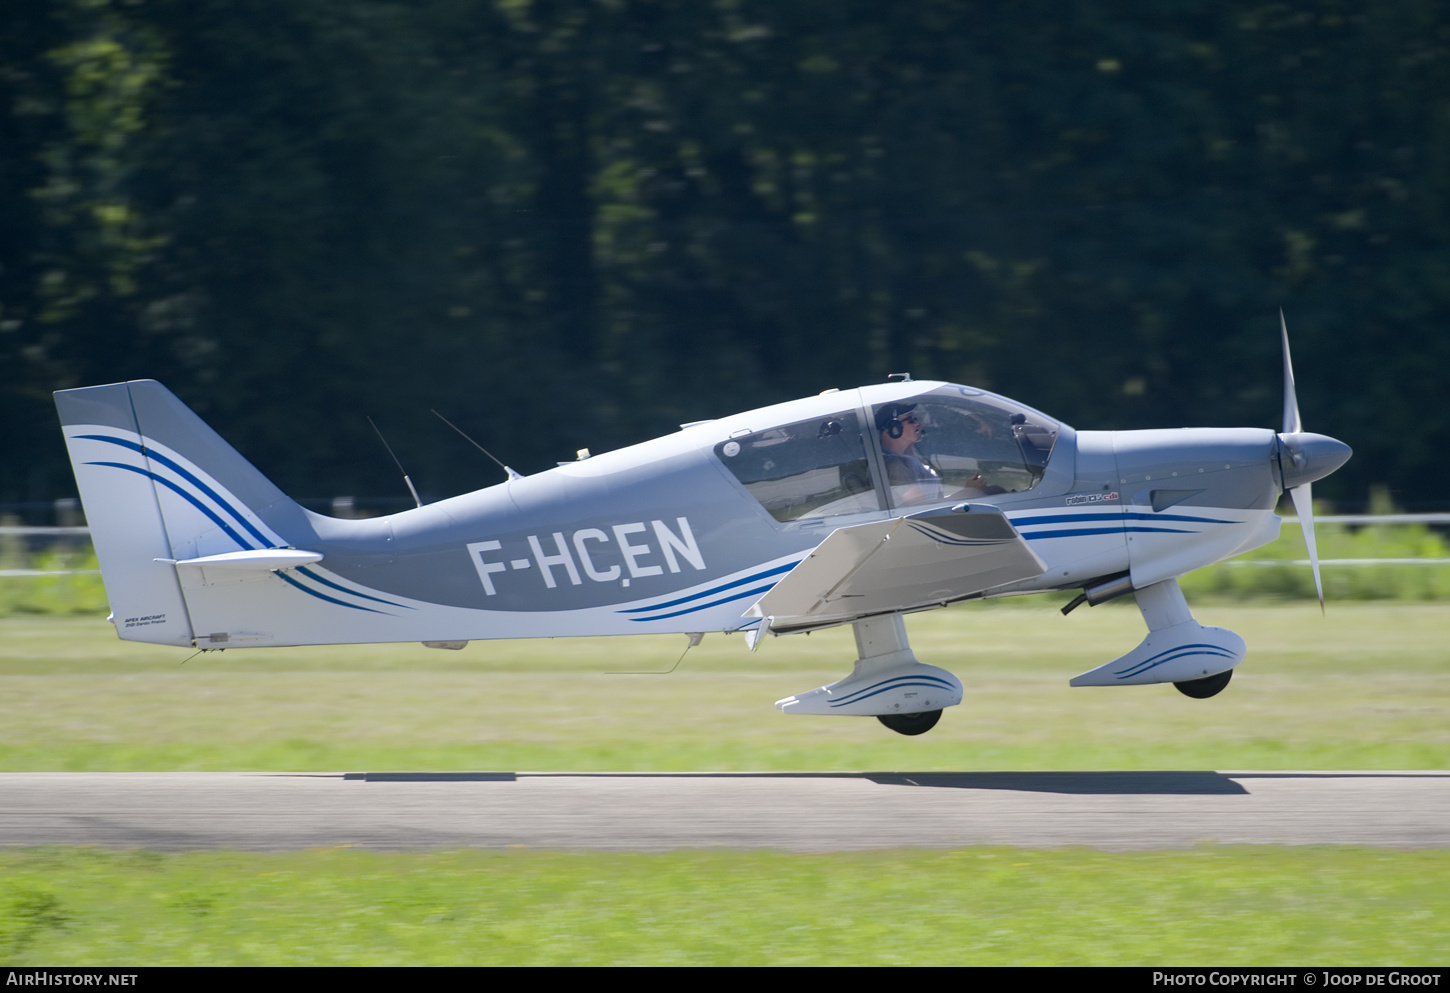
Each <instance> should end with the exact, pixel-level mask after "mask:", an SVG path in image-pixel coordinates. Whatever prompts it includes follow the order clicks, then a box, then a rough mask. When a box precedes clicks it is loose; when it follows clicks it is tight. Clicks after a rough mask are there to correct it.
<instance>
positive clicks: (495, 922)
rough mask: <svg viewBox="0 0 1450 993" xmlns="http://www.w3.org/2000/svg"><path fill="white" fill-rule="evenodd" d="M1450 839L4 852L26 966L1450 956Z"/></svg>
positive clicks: (14, 933)
mask: <svg viewBox="0 0 1450 993" xmlns="http://www.w3.org/2000/svg"><path fill="white" fill-rule="evenodd" d="M1447 869H1450V852H1444V851H1435V852H1394V853H1392V852H1384V851H1376V850H1373V849H1345V848H1301V849H1278V848H1200V849H1197V850H1195V851H1193V852H1191V853H1185V852H1164V853H1151V852H1150V853H1139V854H1133V855H1107V854H1104V853H1101V852H1092V851H1083V850H1075V849H1066V850H1057V851H1021V850H1012V849H971V850H966V851H956V852H878V853H868V854H855V855H784V854H779V853H772V852H676V853H671V854H666V855H592V854H583V853H553V852H534V851H506V852H479V851H465V852H435V853H425V854H406V853H373V852H359V851H349V850H330V851H322V852H299V853H294V854H278V855H251V854H238V853H207V852H198V853H190V854H184V855H160V854H156V853H151V852H121V853H108V852H96V851H86V850H80V851H66V850H57V849H41V850H33V851H26V852H8V853H7V852H0V961H4V962H7V963H8V964H11V965H24V964H41V963H48V964H59V963H64V964H67V965H83V964H105V965H113V966H115V965H142V964H145V965H425V964H427V965H1207V966H1219V967H1222V966H1228V965H1258V964H1262V965H1307V966H1316V967H1325V966H1334V965H1338V966H1344V965H1391V966H1400V967H1404V966H1414V965H1422V966H1423V965H1443V964H1444V962H1445V958H1446V943H1445V937H1444V934H1445V929H1444V921H1445V920H1446V918H1447V916H1450V887H1447V886H1445V885H1444V881H1445V878H1446V874H1447Z"/></svg>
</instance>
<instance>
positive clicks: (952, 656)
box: [0, 598, 1450, 771]
mask: <svg viewBox="0 0 1450 993" xmlns="http://www.w3.org/2000/svg"><path fill="white" fill-rule="evenodd" d="M1197 616H1198V617H1199V619H1200V620H1201V621H1202V622H1203V623H1205V624H1217V625H1221V626H1224V627H1228V628H1231V629H1233V630H1236V631H1238V632H1239V633H1240V634H1242V635H1243V636H1244V638H1245V639H1246V641H1247V642H1248V645H1249V657H1248V660H1247V661H1246V662H1245V663H1244V665H1243V666H1242V667H1241V669H1240V670H1239V671H1238V673H1237V674H1236V675H1235V677H1234V681H1233V683H1232V685H1230V686H1229V688H1228V689H1227V690H1225V691H1224V692H1223V693H1222V694H1220V695H1219V696H1218V697H1215V698H1213V699H1212V700H1190V699H1188V698H1187V697H1184V696H1182V695H1180V694H1179V693H1177V692H1176V691H1175V690H1174V689H1173V688H1172V687H1169V686H1144V687H1123V688H1116V689H1113V688H1093V689H1073V688H1070V687H1069V686H1068V685H1067V681H1068V679H1069V678H1070V677H1071V676H1073V675H1075V674H1076V673H1078V672H1081V671H1083V670H1085V669H1088V668H1091V667H1093V666H1095V665H1097V664H1099V663H1101V662H1104V661H1107V660H1108V659H1110V658H1112V657H1113V656H1115V655H1117V654H1121V653H1122V652H1125V651H1127V650H1128V649H1130V648H1132V647H1133V646H1134V645H1136V644H1137V642H1138V641H1139V640H1140V639H1141V638H1142V636H1143V633H1144V629H1143V625H1142V621H1141V619H1140V617H1139V616H1138V612H1137V610H1136V609H1134V608H1133V606H1132V604H1131V603H1127V604H1108V605H1105V606H1101V607H1096V608H1086V607H1084V608H1080V609H1079V610H1077V611H1076V612H1074V613H1073V614H1072V615H1070V616H1069V617H1066V618H1064V617H1061V616H1059V615H1058V613H1057V611H1056V610H1055V609H1054V604H1053V603H1052V602H1051V601H1048V600H1045V599H1041V598H1039V599H1038V601H1036V602H1035V603H1021V604H1015V605H993V604H973V605H966V606H962V607H956V608H951V609H948V610H942V611H935V612H931V613H927V614H921V615H915V616H913V617H910V618H908V620H907V625H908V630H909V631H910V633H911V636H912V642H913V646H914V647H915V649H916V651H917V654H918V656H919V657H920V658H921V659H922V660H923V661H928V662H932V663H934V664H938V665H942V666H944V667H946V668H948V669H950V670H952V671H953V672H955V673H957V674H958V675H959V676H960V677H961V679H962V681H963V683H964V684H965V686H966V698H965V700H964V702H963V704H962V705H961V706H960V707H955V708H952V709H951V710H948V711H947V713H946V714H945V715H944V716H943V718H942V722H941V723H940V724H939V725H938V726H937V728H936V729H935V730H933V731H932V732H931V733H930V734H927V735H923V736H921V737H920V738H903V737H901V736H899V735H895V734H892V733H890V732H888V731H887V730H886V729H884V728H882V727H881V726H880V725H879V724H877V723H876V722H875V721H874V720H870V719H869V718H825V717H802V716H794V717H787V716H784V715H782V714H780V713H778V712H777V711H776V710H775V709H774V707H773V706H772V704H773V702H774V701H775V700H777V699H780V698H781V697H785V696H788V695H790V694H791V693H795V692H798V691H801V690H806V689H810V688H811V687H814V686H817V685H820V684H822V683H825V682H828V681H830V680H832V679H835V678H838V677H840V676H842V675H844V674H845V673H846V672H847V671H848V669H849V666H850V662H851V659H852V658H853V657H854V654H855V653H854V645H853V643H852V640H851V636H850V633H849V629H847V630H835V631H827V632H822V633H819V634H815V635H810V636H794V637H788V638H779V639H768V640H767V641H766V642H765V644H764V645H762V647H761V648H760V650H759V651H758V652H755V653H750V652H749V651H747V650H746V648H745V645H744V643H743V640H742V639H741V638H738V637H727V636H722V635H711V636H708V637H707V638H706V639H705V642H704V644H702V645H701V646H700V647H698V648H696V649H692V650H691V651H690V652H689V653H688V654H687V655H686V657H685V659H684V661H683V662H682V663H681V665H680V667H679V669H678V670H677V671H675V672H674V673H673V674H670V675H611V674H609V670H615V669H647V670H664V669H668V668H669V666H670V665H671V664H673V663H674V662H675V660H676V659H677V658H679V653H680V651H681V650H682V649H683V648H684V640H685V639H684V638H683V637H680V636H654V637H635V638H613V639H607V638H595V639H557V640H535V641H514V642H476V643H474V644H472V645H470V646H469V647H468V648H466V649H465V650H463V651H461V652H443V651H434V650H430V649H425V648H423V647H421V646H418V645H369V646H344V647H326V648H306V649H258V650H250V651H237V650H233V651H228V652H220V653H218V652H211V653H206V654H204V655H199V656H196V657H194V658H189V659H188V655H189V653H188V652H186V651H184V650H180V649H166V648H158V647H154V646H145V645H137V644H132V643H126V642H121V641H119V640H117V639H116V637H115V634H114V632H113V630H112V629H111V627H110V625H108V624H106V623H105V622H104V621H99V620H78V619H67V618H9V619H3V620H0V693H3V699H4V700H5V703H6V707H5V719H4V720H3V721H0V769H4V770H10V771H23V770H53V771H63V770H115V771H124V770H253V769H255V770H332V771H362V770H372V771H381V770H428V769H436V770H458V769H473V770H478V769H484V770H538V769H553V770H618V771H627V770H702V769H712V770H713V769H720V770H762V771H768V770H792V769H797V770H881V769H892V770H903V769H908V770H915V771H932V770H983V769H1002V770H1034V769H1084V770H1092V769H1236V768H1237V769H1285V768H1304V769H1443V768H1450V679H1447V678H1446V677H1447V675H1450V652H1447V650H1446V648H1445V632H1446V630H1447V622H1450V608H1447V607H1445V606H1441V605H1438V604H1406V603H1384V604H1373V603H1335V604H1331V605H1330V608H1329V612H1328V614H1327V616H1322V617H1321V616H1320V614H1319V610H1318V607H1317V606H1305V605H1301V604H1295V603H1280V604H1269V605H1265V604H1254V605H1246V604H1238V603H1231V602H1218V603H1209V604H1206V605H1199V606H1198V608H1197Z"/></svg>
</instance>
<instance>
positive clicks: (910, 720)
mask: <svg viewBox="0 0 1450 993" xmlns="http://www.w3.org/2000/svg"><path fill="white" fill-rule="evenodd" d="M876 719H877V720H878V721H880V722H881V723H882V724H885V725H886V726H887V727H889V728H890V729H891V730H893V731H895V732H896V733H897V734H913V735H914V734H926V733H927V732H928V731H930V730H931V729H932V728H934V727H936V722H937V721H939V720H941V711H940V710H925V711H922V712H921V713H919V714H877V715H876Z"/></svg>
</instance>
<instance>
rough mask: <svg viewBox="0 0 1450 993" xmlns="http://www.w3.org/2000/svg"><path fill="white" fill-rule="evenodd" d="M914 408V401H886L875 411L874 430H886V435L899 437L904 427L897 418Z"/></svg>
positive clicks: (904, 429)
mask: <svg viewBox="0 0 1450 993" xmlns="http://www.w3.org/2000/svg"><path fill="white" fill-rule="evenodd" d="M915 409H916V404H914V403H888V404H887V405H886V406H884V407H882V408H881V409H880V410H878V411H877V412H876V430H877V431H884V432H886V435H887V437H890V438H900V437H901V435H902V434H903V433H904V432H905V431H906V428H905V427H904V426H903V425H902V423H901V422H900V421H899V420H897V418H898V417H900V416H901V415H902V414H909V413H911V411H913V410H915Z"/></svg>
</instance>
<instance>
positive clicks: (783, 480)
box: [715, 385, 1059, 522]
mask: <svg viewBox="0 0 1450 993" xmlns="http://www.w3.org/2000/svg"><path fill="white" fill-rule="evenodd" d="M859 396H860V394H859V393H857V392H854V391H853V392H851V393H841V394H840V397H841V399H842V401H843V403H842V407H841V409H840V410H839V411H837V412H833V413H830V414H827V415H825V416H818V417H813V418H810V419H808V420H803V421H797V422H795V423H791V424H782V425H779V426H777V427H773V428H769V429H767V430H764V431H757V432H754V433H750V434H744V435H742V436H740V437H733V438H731V439H729V440H728V441H723V442H720V443H719V444H717V445H716V446H715V454H716V456H717V457H719V459H720V461H721V462H722V463H723V464H724V465H725V466H726V468H728V469H729V470H730V472H731V473H733V474H734V476H735V478H736V479H738V480H739V481H740V482H741V484H742V485H744V487H745V488H746V489H747V490H748V491H749V492H750V494H751V495H752V496H754V497H755V498H756V499H757V500H759V501H760V503H761V504H762V505H763V506H764V507H765V509H766V510H767V511H768V512H769V513H770V515H771V516H772V517H774V518H775V519H776V520H777V521H781V522H787V521H795V520H802V519H806V518H821V517H836V516H843V515H848V514H862V513H869V512H872V511H881V510H886V509H893V510H894V509H896V508H899V507H915V506H923V505H929V504H932V503H949V502H953V501H960V500H981V499H990V498H991V497H993V496H997V495H999V494H1003V493H1020V492H1022V491H1024V490H1030V489H1032V488H1033V487H1034V486H1036V485H1037V484H1038V483H1039V482H1040V481H1041V480H1042V474H1043V471H1044V469H1045V468H1046V466H1047V460H1048V458H1049V457H1050V456H1051V454H1052V448H1053V445H1054V444H1055V443H1056V441H1057V435H1058V431H1059V425H1058V424H1057V422H1055V421H1053V420H1051V419H1050V418H1047V417H1045V416H1044V415H1042V414H1040V413H1038V412H1037V411H1034V410H1031V409H1029V408H1027V407H1023V406H1021V405H1020V404H1017V403H1014V402H1013V401H1011V400H1007V399H1005V398H1003V397H999V396H994V395H993V394H990V393H984V392H982V391H981V390H975V389H972V388H970V387H966V386H952V385H946V386H938V387H936V388H933V389H929V390H925V391H923V392H921V393H919V394H913V395H909V396H906V397H898V398H897V399H895V400H893V401H891V402H890V403H878V404H874V405H870V406H862V405H861V404H860V403H859V399H858V402H857V403H856V404H848V403H847V402H846V401H848V400H849V399H851V398H859Z"/></svg>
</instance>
